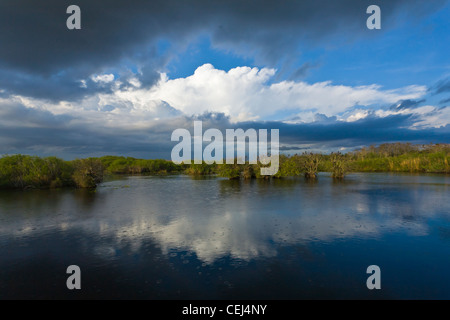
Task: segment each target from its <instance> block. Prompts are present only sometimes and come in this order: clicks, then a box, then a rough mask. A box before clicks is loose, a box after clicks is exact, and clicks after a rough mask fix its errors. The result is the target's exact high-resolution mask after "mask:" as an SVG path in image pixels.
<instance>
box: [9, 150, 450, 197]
mask: <svg viewBox="0 0 450 320" xmlns="http://www.w3.org/2000/svg"><path fill="white" fill-rule="evenodd" d="M449 163H450V144H428V145H413V144H410V143H390V144H382V145H379V146H370V147H367V148H362V149H360V150H356V151H352V152H348V153H345V154H342V153H339V152H338V153H331V154H317V153H303V154H295V155H291V156H286V155H280V167H279V170H278V172H277V174H275V175H274V176H262V175H261V174H260V172H261V170H260V169H261V165H260V164H206V163H205V162H203V163H202V164H180V165H177V164H174V163H173V162H172V161H168V160H162V159H156V160H145V159H136V158H132V157H119V156H104V157H100V158H87V159H76V160H72V161H65V160H62V159H59V158H56V157H47V158H40V157H36V156H28V155H12V156H3V157H1V158H0V188H19V189H27V188H59V187H65V186H71V187H78V188H95V187H96V186H97V184H98V183H100V182H102V181H103V177H104V175H105V174H150V175H156V174H158V175H161V174H177V173H185V174H189V175H211V174H216V175H219V176H222V177H227V178H230V179H252V178H264V179H269V178H283V177H292V176H301V175H303V176H304V177H305V178H307V179H315V178H316V177H317V173H318V172H331V173H332V176H333V177H334V178H336V179H343V178H344V176H345V174H347V173H348V172H416V173H419V172H430V173H450V165H449Z"/></svg>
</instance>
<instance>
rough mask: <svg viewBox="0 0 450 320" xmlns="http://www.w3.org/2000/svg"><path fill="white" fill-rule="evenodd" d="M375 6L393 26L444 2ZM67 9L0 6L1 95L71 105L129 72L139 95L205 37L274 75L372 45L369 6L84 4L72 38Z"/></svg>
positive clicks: (51, 3)
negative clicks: (338, 46)
mask: <svg viewBox="0 0 450 320" xmlns="http://www.w3.org/2000/svg"><path fill="white" fill-rule="evenodd" d="M378 3H379V4H380V5H381V6H382V7H383V19H384V20H385V21H394V19H395V17H397V13H398V12H400V11H406V12H408V13H410V14H411V15H414V16H415V17H416V18H419V17H422V16H424V15H426V14H429V13H430V12H433V11H435V10H437V9H439V8H440V7H441V6H442V5H443V4H444V3H445V1H434V2H433V3H432V4H431V3H424V2H422V1H407V0H398V1H381V0H379V1H378ZM71 4H73V3H72V2H70V1H68V0H62V1H61V0H48V1H45V3H43V2H41V1H32V0H3V1H1V2H0V30H2V32H1V33H0V88H2V89H3V90H6V91H7V93H8V94H13V95H14V94H20V95H25V96H28V97H35V98H46V99H49V100H52V101H61V100H66V101H67V100H69V101H73V100H77V99H82V98H84V97H86V96H89V95H92V94H95V93H97V92H108V90H109V89H110V88H108V87H107V86H98V83H95V82H91V83H86V84H85V85H84V86H83V85H82V86H80V81H83V80H84V81H87V79H90V77H91V76H92V75H95V74H105V73H108V74H109V73H114V74H115V75H116V76H117V77H118V78H119V79H120V78H121V77H122V83H123V84H125V85H126V84H127V82H128V81H127V79H128V78H129V77H130V76H129V74H130V72H131V73H132V74H134V76H135V77H137V79H138V81H139V82H140V84H141V85H142V86H143V87H151V86H152V85H153V84H155V83H156V82H157V81H158V80H159V73H160V71H164V68H165V66H166V65H167V63H168V61H170V60H171V59H172V58H173V57H175V56H176V55H177V53H178V52H179V51H180V50H181V49H182V48H185V47H186V45H187V44H188V43H189V42H190V41H191V40H192V39H195V38H197V37H199V36H201V35H204V34H206V35H207V36H208V37H209V38H210V40H211V43H212V45H213V47H215V48H217V49H225V50H226V51H227V52H233V53H236V54H240V55H244V56H248V57H250V58H252V59H254V60H255V61H257V62H258V61H260V62H261V63H264V64H267V65H269V66H274V65H275V64H277V63H278V62H280V61H283V60H285V61H290V60H291V59H292V57H293V56H298V55H299V54H300V53H301V47H302V45H305V44H308V45H310V44H314V43H316V44H327V43H328V42H329V40H330V39H333V37H334V36H335V35H337V34H340V35H341V36H342V34H344V35H346V37H345V38H346V39H347V41H352V39H354V38H358V37H365V36H367V35H368V31H367V28H365V27H364V24H365V19H366V14H365V8H367V6H368V5H369V4H372V2H371V1H366V0H364V1H359V0H345V1H339V2H336V1H333V0H322V1H311V2H310V1H293V2H284V3H277V2H274V1H269V0H261V1H245V2H243V1H240V0H231V1H226V2H224V1H217V0H214V1H202V0H193V1H181V2H180V1H175V0H157V1H144V0H136V1H133V2H129V1H125V0H112V1H108V3H107V4H105V3H101V2H97V1H89V0H78V1H77V5H78V6H79V7H80V8H81V17H82V22H81V24H82V29H81V30H68V29H67V28H66V19H67V18H68V15H67V14H66V8H67V7H68V6H69V5H71ZM386 26H389V24H386ZM386 28H388V27H386ZM341 38H342V37H341ZM161 40H166V41H168V42H169V43H170V46H169V48H168V49H167V50H166V51H161V50H160V49H159V47H158V45H159V41H161Z"/></svg>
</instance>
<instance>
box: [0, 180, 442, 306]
mask: <svg viewBox="0 0 450 320" xmlns="http://www.w3.org/2000/svg"><path fill="white" fill-rule="evenodd" d="M449 186H450V177H449V176H444V175H403V174H384V173H382V174H351V175H349V176H348V177H346V180H345V181H344V182H340V183H339V182H338V183H337V182H333V180H332V179H331V178H330V177H329V176H327V175H325V174H324V175H321V176H320V177H319V179H318V181H317V182H315V183H310V182H307V181H305V180H304V179H302V178H298V179H286V180H273V181H259V180H252V181H230V180H225V179H221V178H216V177H211V178H203V179H193V178H191V177H188V176H181V175H180V176H165V177H143V176H133V177H121V178H117V179H112V180H110V181H107V182H104V183H103V184H101V185H100V186H99V187H98V189H97V191H96V192H91V191H87V190H73V189H63V190H28V191H2V192H0V298H1V299H9V298H26V299H30V298H32V299H36V298H38V299H49V298H114V299H116V298H117V299H126V298H130V299H132V298H143V299H304V298H307V299H311V298H312V299H355V298H356V299H450V277H449V275H448V272H449V270H450V202H449V197H448V196H449V191H450V187H449ZM69 265H78V266H79V267H80V268H81V274H82V276H81V283H82V288H81V290H68V289H67V287H66V279H67V277H68V276H69V275H68V274H66V269H67V267H68V266H69ZM369 265H378V266H379V267H380V269H381V290H368V289H367V287H366V280H367V278H368V276H369V274H367V273H366V269H367V267H368V266H369Z"/></svg>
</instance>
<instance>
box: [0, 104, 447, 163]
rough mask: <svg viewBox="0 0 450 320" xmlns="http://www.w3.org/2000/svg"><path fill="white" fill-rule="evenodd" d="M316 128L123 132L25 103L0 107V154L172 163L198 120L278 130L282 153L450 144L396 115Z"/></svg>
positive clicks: (212, 117)
mask: <svg viewBox="0 0 450 320" xmlns="http://www.w3.org/2000/svg"><path fill="white" fill-rule="evenodd" d="M323 117H324V116H320V115H319V116H318V118H320V120H326V121H316V122H312V123H300V124H289V123H280V122H276V121H267V122H254V121H248V122H239V123H232V122H230V119H229V117H227V116H225V115H224V114H222V113H205V114H203V115H199V116H195V117H188V116H177V117H174V118H168V119H162V120H159V121H151V122H149V125H148V126H147V127H146V128H139V129H136V128H130V127H127V128H123V127H122V128H121V127H114V128H112V127H106V126H102V125H100V124H99V125H97V126H92V125H89V124H87V123H86V122H85V121H83V119H80V118H75V117H71V116H64V115H61V116H58V115H53V114H52V113H50V112H48V111H45V110H40V109H31V108H27V107H25V106H23V105H21V104H20V103H16V104H10V105H2V107H1V108H0V154H5V153H8V154H13V153H25V154H36V155H41V156H42V155H45V156H46V155H55V154H57V155H58V156H60V157H64V158H66V159H72V158H76V157H88V156H101V155H107V154H115V155H127V156H135V157H141V158H165V159H170V153H171V150H172V148H173V147H174V146H175V145H176V143H177V142H173V141H171V134H172V132H173V130H175V129H177V128H186V129H188V130H189V131H190V132H191V134H193V124H194V121H195V120H201V121H202V122H203V132H204V131H205V130H207V129H208V128H217V129H219V130H221V131H222V132H223V133H224V134H225V132H226V131H225V130H226V129H233V128H234V129H237V128H242V129H244V130H246V129H249V128H253V129H268V130H270V129H279V133H280V146H281V151H283V150H290V151H295V150H298V151H301V150H303V149H299V148H301V147H296V145H302V144H303V145H305V144H307V145H308V146H309V147H310V148H315V149H332V148H336V149H337V148H340V147H349V148H351V147H356V146H361V145H369V144H379V143H384V142H396V141H408V142H413V143H429V142H434V143H439V142H442V143H448V141H450V126H449V125H447V126H446V127H441V128H417V129H415V130H411V129H408V127H409V126H410V125H411V124H413V123H414V122H415V121H416V120H417V119H415V118H414V117H413V116H408V115H391V116H387V117H384V118H380V117H377V116H375V115H371V116H368V117H366V118H364V119H360V120H358V121H354V122H342V121H338V120H336V119H335V118H327V119H324V118H323Z"/></svg>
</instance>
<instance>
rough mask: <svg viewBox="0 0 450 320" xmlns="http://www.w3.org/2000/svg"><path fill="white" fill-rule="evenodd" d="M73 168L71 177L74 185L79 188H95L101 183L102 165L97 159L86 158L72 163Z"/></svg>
mask: <svg viewBox="0 0 450 320" xmlns="http://www.w3.org/2000/svg"><path fill="white" fill-rule="evenodd" d="M73 166H74V168H75V171H74V174H73V175H72V178H73V181H74V182H75V185H76V186H77V187H79V188H95V187H96V186H97V184H99V183H100V182H102V181H103V171H104V168H103V164H102V162H101V161H100V160H99V159H95V158H87V159H77V160H74V161H73Z"/></svg>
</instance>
